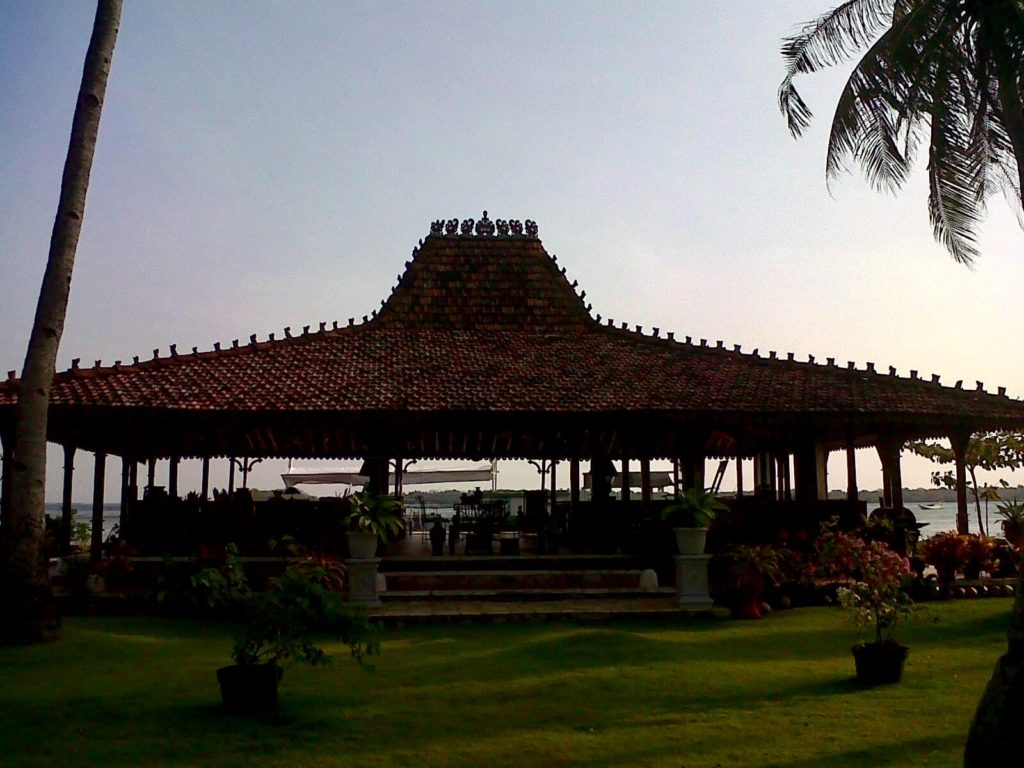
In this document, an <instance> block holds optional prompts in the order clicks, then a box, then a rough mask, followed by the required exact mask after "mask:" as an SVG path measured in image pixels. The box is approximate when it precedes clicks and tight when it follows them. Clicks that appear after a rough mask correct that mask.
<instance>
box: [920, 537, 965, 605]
mask: <svg viewBox="0 0 1024 768" xmlns="http://www.w3.org/2000/svg"><path fill="white" fill-rule="evenodd" d="M966 538H967V537H966V536H960V535H959V534H957V533H956V531H943V532H942V533H937V534H935V535H934V536H929V537H928V538H927V539H925V540H924V541H922V542H921V544H920V546H919V552H920V553H921V557H922V558H924V561H925V562H926V563H927V564H928V565H930V566H932V567H933V568H935V572H936V574H937V576H938V582H939V593H940V595H941V596H942V597H944V598H948V597H949V594H950V589H951V587H952V586H953V581H954V580H955V579H956V572H957V571H958V570H959V569H960V568H962V567H963V562H964V560H965V558H966V556H967V545H966V543H965V542H966Z"/></svg>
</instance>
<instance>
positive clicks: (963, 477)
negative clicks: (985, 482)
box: [949, 432, 971, 534]
mask: <svg viewBox="0 0 1024 768" xmlns="http://www.w3.org/2000/svg"><path fill="white" fill-rule="evenodd" d="M970 440H971V433H970V432H957V433H954V434H951V435H950V436H949V444H950V447H951V448H952V449H953V457H954V461H955V464H956V532H957V533H959V534H966V533H969V532H970V525H969V524H968V520H969V518H968V516H967V461H966V458H967V446H968V443H970Z"/></svg>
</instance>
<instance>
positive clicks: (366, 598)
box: [345, 557, 380, 608]
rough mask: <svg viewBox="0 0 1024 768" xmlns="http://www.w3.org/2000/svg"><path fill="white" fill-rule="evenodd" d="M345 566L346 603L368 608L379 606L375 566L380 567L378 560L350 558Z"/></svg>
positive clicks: (372, 558) (374, 558)
mask: <svg viewBox="0 0 1024 768" xmlns="http://www.w3.org/2000/svg"><path fill="white" fill-rule="evenodd" d="M345 565H346V566H347V567H348V601H349V602H350V603H356V604H357V605H365V606H368V607H370V608H375V607H376V606H378V605H380V596H379V595H378V594H377V566H378V565H380V558H379V557H371V558H365V559H355V558H351V559H349V560H348V561H347V562H346V563H345Z"/></svg>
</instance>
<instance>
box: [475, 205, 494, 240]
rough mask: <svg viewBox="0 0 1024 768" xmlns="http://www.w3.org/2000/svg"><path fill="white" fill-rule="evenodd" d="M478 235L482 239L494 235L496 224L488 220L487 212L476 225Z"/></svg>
mask: <svg viewBox="0 0 1024 768" xmlns="http://www.w3.org/2000/svg"><path fill="white" fill-rule="evenodd" d="M476 233H477V235H479V236H480V237H490V236H491V235H493V234H494V222H493V221H491V220H490V219H488V218H487V211H484V215H483V216H482V217H481V218H480V220H479V221H478V222H477V223H476Z"/></svg>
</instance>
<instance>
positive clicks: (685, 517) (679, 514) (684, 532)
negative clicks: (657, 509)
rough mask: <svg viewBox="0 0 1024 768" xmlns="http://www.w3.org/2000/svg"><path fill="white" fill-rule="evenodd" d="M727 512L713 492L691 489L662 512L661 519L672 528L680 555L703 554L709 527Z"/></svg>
mask: <svg viewBox="0 0 1024 768" xmlns="http://www.w3.org/2000/svg"><path fill="white" fill-rule="evenodd" d="M727 509H728V507H726V506H725V504H723V503H722V502H721V501H719V500H718V498H717V497H716V496H715V495H714V494H713V493H707V492H706V491H704V489H702V488H690V489H689V490H687V491H686V492H685V493H683V495H682V496H680V497H679V499H678V500H677V501H675V502H674V503H672V504H669V505H668V506H667V507H665V509H664V510H662V513H661V518H662V520H664V521H665V522H666V523H668V524H669V525H670V526H672V530H673V531H674V532H675V535H676V549H677V550H678V551H679V554H680V555H701V554H703V553H704V539H705V536H706V535H707V529H708V526H709V525H710V524H711V521H712V520H714V519H715V515H716V514H717V513H719V512H724V511H725V510H727Z"/></svg>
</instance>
